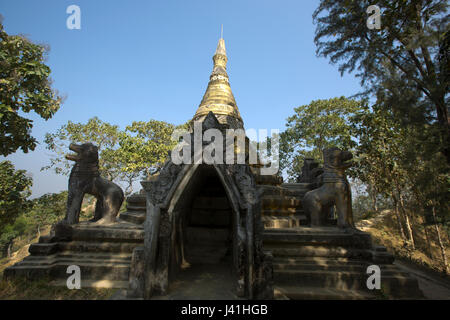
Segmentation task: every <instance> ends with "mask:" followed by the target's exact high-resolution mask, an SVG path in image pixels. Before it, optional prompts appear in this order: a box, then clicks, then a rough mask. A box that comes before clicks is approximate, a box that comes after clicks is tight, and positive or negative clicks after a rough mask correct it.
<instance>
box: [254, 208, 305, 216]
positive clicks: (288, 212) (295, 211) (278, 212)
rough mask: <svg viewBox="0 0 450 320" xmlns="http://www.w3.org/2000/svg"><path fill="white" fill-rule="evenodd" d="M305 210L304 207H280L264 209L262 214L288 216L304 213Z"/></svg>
mask: <svg viewBox="0 0 450 320" xmlns="http://www.w3.org/2000/svg"><path fill="white" fill-rule="evenodd" d="M304 214H305V212H304V211H303V210H302V209H297V208H284V209H283V208H279V209H262V210H261V215H262V216H263V217H264V216H278V217H288V216H293V215H304Z"/></svg>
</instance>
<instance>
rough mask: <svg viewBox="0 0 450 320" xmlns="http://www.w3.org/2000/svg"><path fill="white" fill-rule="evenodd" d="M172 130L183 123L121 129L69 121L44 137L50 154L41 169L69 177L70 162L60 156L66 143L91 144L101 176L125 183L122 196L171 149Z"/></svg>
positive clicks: (94, 121) (140, 123)
mask: <svg viewBox="0 0 450 320" xmlns="http://www.w3.org/2000/svg"><path fill="white" fill-rule="evenodd" d="M175 129H181V130H183V129H184V130H186V129H187V124H184V125H181V126H175V125H172V124H169V123H166V122H164V121H157V120H149V121H148V122H145V121H138V122H133V123H132V125H131V126H127V127H126V129H125V130H123V131H122V130H120V129H119V127H118V126H117V125H112V124H109V123H107V122H103V121H101V120H100V119H98V118H97V117H94V118H92V119H89V120H88V122H87V123H86V124H83V123H73V122H71V121H69V122H68V123H67V124H66V125H63V126H62V127H61V128H60V129H58V130H57V131H56V132H55V133H47V134H46V136H45V143H46V145H47V146H46V148H47V149H49V150H51V151H52V152H53V156H52V158H51V159H50V164H49V165H47V166H45V167H43V168H42V170H48V169H53V170H54V171H55V173H57V174H65V175H67V174H69V173H70V170H71V168H72V166H73V163H71V162H70V161H68V160H67V159H66V158H65V157H64V155H65V154H66V153H68V152H69V144H70V143H72V142H74V143H86V142H92V143H93V144H95V145H97V146H98V148H99V168H100V173H101V174H102V176H104V177H106V178H107V179H109V180H114V181H116V182H119V181H123V182H126V183H127V188H126V190H125V193H126V194H129V193H131V192H132V184H133V182H134V181H135V180H137V179H138V178H142V176H147V175H149V174H150V173H151V171H154V170H156V169H157V168H159V167H160V166H161V165H162V164H163V163H164V161H165V160H166V158H167V156H168V153H169V151H170V150H171V149H172V148H173V147H174V146H175V142H174V141H172V139H171V135H172V133H173V131H174V130H175Z"/></svg>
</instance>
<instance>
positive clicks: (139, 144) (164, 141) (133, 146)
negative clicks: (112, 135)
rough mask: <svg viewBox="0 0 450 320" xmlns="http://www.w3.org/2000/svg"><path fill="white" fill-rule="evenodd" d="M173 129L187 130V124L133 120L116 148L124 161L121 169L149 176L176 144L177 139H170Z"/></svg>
mask: <svg viewBox="0 0 450 320" xmlns="http://www.w3.org/2000/svg"><path fill="white" fill-rule="evenodd" d="M175 129H178V130H187V129H188V124H187V123H186V124H183V125H180V126H175V125H173V124H170V123H167V122H164V121H158V120H150V121H148V122H145V121H134V122H133V123H132V125H131V126H127V127H126V129H125V132H123V133H122V134H121V136H120V142H119V144H120V148H119V150H118V154H119V155H120V159H121V161H123V162H124V163H125V165H124V169H123V170H124V171H125V172H128V173H135V174H138V173H143V174H144V175H145V176H147V177H148V176H150V175H151V173H152V172H154V171H155V170H157V169H158V168H160V167H161V166H162V165H163V164H164V162H165V161H166V159H167V157H168V156H169V152H170V151H171V150H172V149H173V148H174V147H175V145H176V144H177V141H174V140H172V139H171V136H172V133H173V132H174V130H175Z"/></svg>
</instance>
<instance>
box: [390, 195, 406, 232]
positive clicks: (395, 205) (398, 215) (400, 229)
mask: <svg viewBox="0 0 450 320" xmlns="http://www.w3.org/2000/svg"><path fill="white" fill-rule="evenodd" d="M392 200H393V201H394V212H395V216H396V217H397V223H398V230H399V231H400V235H401V237H402V239H403V240H406V236H405V230H403V225H402V219H401V217H400V213H399V212H398V201H397V197H396V196H395V195H392Z"/></svg>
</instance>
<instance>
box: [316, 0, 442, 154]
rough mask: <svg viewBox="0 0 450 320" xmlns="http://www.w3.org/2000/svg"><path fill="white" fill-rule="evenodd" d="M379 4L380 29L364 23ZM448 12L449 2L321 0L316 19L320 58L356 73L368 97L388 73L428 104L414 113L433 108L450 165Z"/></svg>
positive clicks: (342, 70)
mask: <svg viewBox="0 0 450 320" xmlns="http://www.w3.org/2000/svg"><path fill="white" fill-rule="evenodd" d="M375 4H376V5H378V6H379V7H380V8H381V21H382V25H381V29H380V30H376V29H374V30H371V29H369V28H368V27H367V25H366V22H367V18H368V15H367V13H366V10H367V8H368V7H369V6H370V5H375ZM447 10H448V3H447V1H445V0H412V1H401V0H397V1H392V0H378V1H368V0H363V1H352V0H321V2H320V5H319V7H318V8H317V9H316V11H315V12H314V14H313V20H314V22H315V24H317V28H316V35H315V43H316V45H317V54H318V55H319V56H323V57H329V58H330V61H331V63H333V64H339V70H340V71H341V73H344V72H353V71H355V70H357V74H356V76H357V77H359V78H360V79H361V83H362V84H363V85H365V88H366V91H365V93H366V94H369V93H377V91H378V90H380V86H379V84H380V81H383V80H385V79H386V73H387V72H389V70H390V71H391V72H392V73H395V74H397V75H398V79H401V80H402V82H404V83H407V84H408V86H413V87H414V88H415V89H416V91H418V92H420V94H421V99H422V100H423V101H425V102H427V103H426V104H424V103H421V104H416V105H413V106H410V107H409V109H411V110H412V113H415V110H413V107H414V106H417V107H419V108H420V107H422V106H424V105H426V106H430V107H432V108H433V116H434V119H435V120H437V122H438V124H439V127H440V128H441V130H440V131H439V132H438V133H437V134H439V135H441V136H442V137H443V141H445V143H444V144H443V145H441V146H440V147H441V148H442V150H443V152H444V154H445V156H446V159H447V162H448V163H450V148H449V147H448V146H449V145H450V134H449V132H450V131H449V130H450V118H449V115H448V108H447V106H448V103H449V101H448V50H447V49H448V28H449V23H448V21H449V20H448V17H449V16H448V14H447ZM381 87H382V90H389V88H393V87H396V88H401V87H402V86H398V85H396V86H391V87H386V86H381ZM390 107H391V108H393V109H395V108H396V105H391V106H390ZM402 111H405V112H409V111H408V109H403V110H402ZM427 112H428V111H427Z"/></svg>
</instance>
